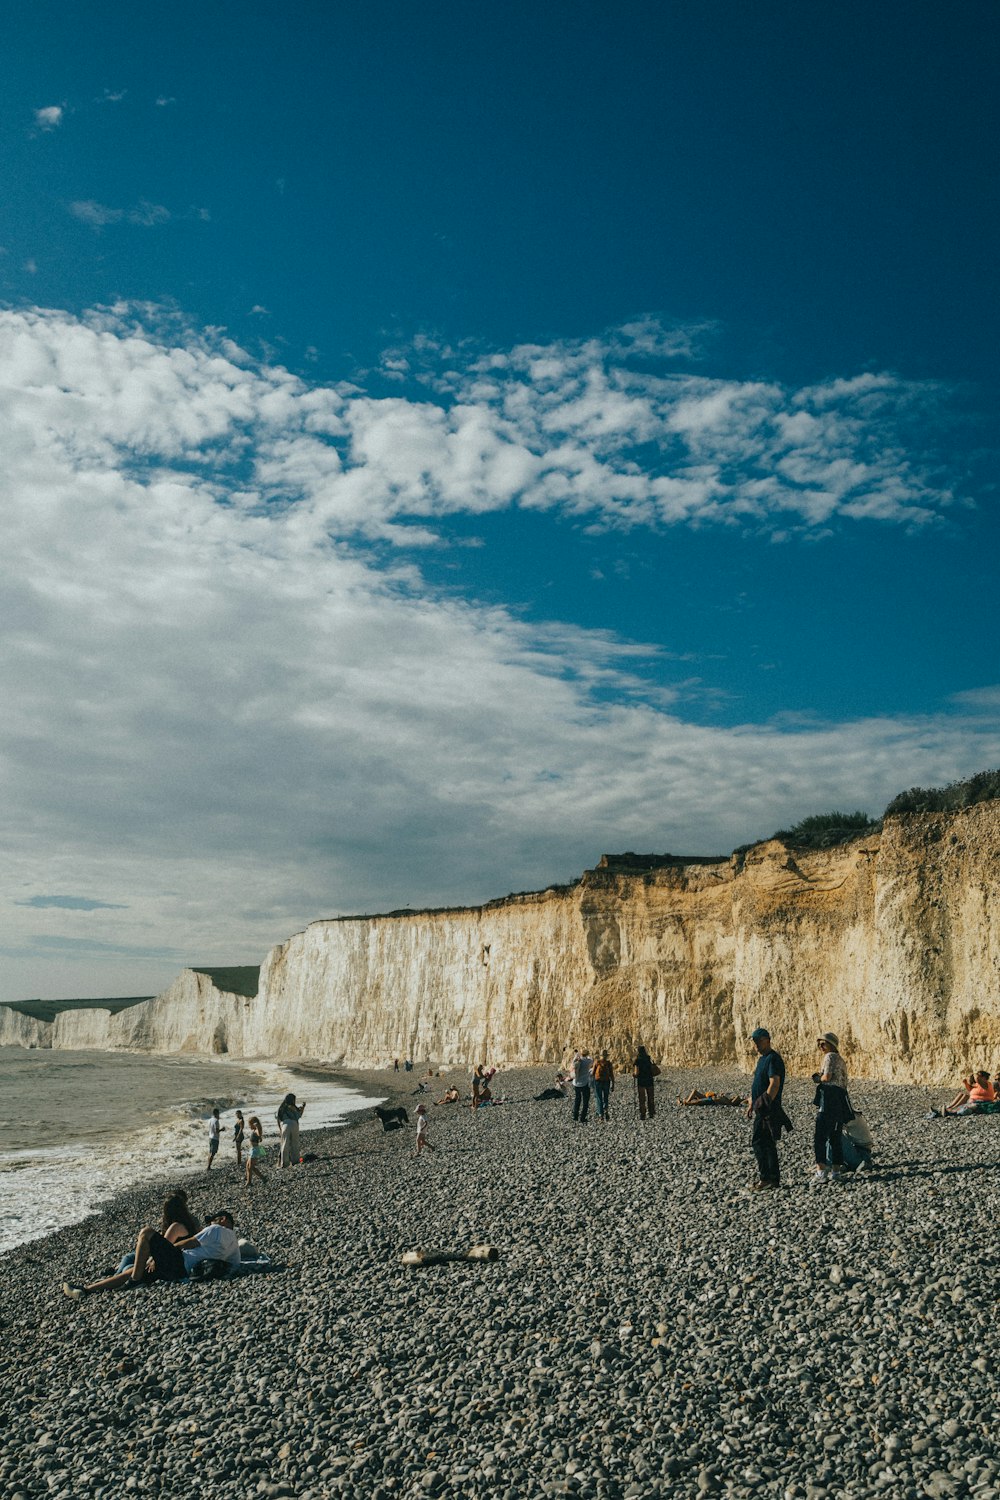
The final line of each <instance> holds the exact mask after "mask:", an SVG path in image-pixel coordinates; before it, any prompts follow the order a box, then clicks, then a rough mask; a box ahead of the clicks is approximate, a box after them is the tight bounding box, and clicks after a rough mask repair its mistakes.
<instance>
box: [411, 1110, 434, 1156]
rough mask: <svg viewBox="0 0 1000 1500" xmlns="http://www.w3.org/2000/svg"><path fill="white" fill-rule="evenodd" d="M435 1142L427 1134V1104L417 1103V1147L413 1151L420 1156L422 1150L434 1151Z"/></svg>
mask: <svg viewBox="0 0 1000 1500" xmlns="http://www.w3.org/2000/svg"><path fill="white" fill-rule="evenodd" d="M433 1150H434V1143H433V1141H431V1140H430V1139H429V1138H428V1135H427V1105H426V1104H418V1105H417V1149H416V1151H415V1152H414V1153H413V1154H414V1156H419V1155H420V1153H421V1151H433Z"/></svg>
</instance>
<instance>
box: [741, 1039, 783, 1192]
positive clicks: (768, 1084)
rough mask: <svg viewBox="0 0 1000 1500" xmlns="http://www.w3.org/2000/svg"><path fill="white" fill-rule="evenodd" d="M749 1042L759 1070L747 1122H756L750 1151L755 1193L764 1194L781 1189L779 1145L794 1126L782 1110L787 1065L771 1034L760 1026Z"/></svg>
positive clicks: (755, 1075) (753, 1086)
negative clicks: (774, 1044) (756, 1174)
mask: <svg viewBox="0 0 1000 1500" xmlns="http://www.w3.org/2000/svg"><path fill="white" fill-rule="evenodd" d="M750 1040H751V1041H752V1042H753V1044H754V1047H755V1048H756V1049H757V1066H756V1068H755V1069H754V1075H753V1083H752V1084H751V1085H750V1105H749V1108H748V1109H747V1119H748V1120H753V1132H752V1134H751V1136H750V1149H751V1151H752V1152H753V1154H754V1158H755V1160H756V1162H757V1171H758V1173H759V1174H760V1176H759V1179H758V1181H757V1182H755V1183H754V1184H753V1188H752V1191H753V1192H761V1191H765V1190H768V1189H771V1188H777V1187H780V1186H781V1168H780V1167H779V1165H778V1141H779V1139H780V1137H781V1132H782V1130H791V1128H792V1122H791V1120H790V1119H789V1118H788V1116H787V1115H786V1114H785V1111H784V1110H783V1109H782V1107H781V1093H782V1090H783V1089H784V1087H785V1064H784V1062H783V1060H782V1058H781V1054H780V1053H779V1052H777V1051H776V1050H775V1048H774V1047H772V1046H771V1033H770V1032H769V1031H768V1030H767V1029H766V1028H765V1027H763V1026H758V1027H757V1029H756V1031H752V1032H751V1033H750Z"/></svg>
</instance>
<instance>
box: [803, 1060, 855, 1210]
mask: <svg viewBox="0 0 1000 1500" xmlns="http://www.w3.org/2000/svg"><path fill="white" fill-rule="evenodd" d="M816 1045H817V1047H818V1048H819V1049H820V1052H821V1053H822V1056H823V1062H822V1065H821V1067H820V1070H819V1072H818V1073H814V1074H813V1083H815V1084H816V1102H817V1104H818V1105H819V1114H818V1115H817V1116H816V1131H815V1136H814V1144H815V1146H816V1176H815V1178H814V1185H815V1186H816V1187H822V1186H823V1184H824V1183H826V1182H839V1181H840V1180H841V1176H842V1171H841V1169H842V1168H843V1165H844V1146H843V1141H842V1138H841V1137H842V1134H843V1129H844V1126H845V1125H846V1124H847V1123H848V1121H849V1120H853V1118H854V1111H853V1110H852V1109H851V1101H850V1100H849V1098H848V1097H847V1064H846V1063H845V1062H844V1059H843V1058H842V1057H841V1055H840V1042H839V1040H838V1038H837V1036H836V1035H835V1034H834V1032H832V1031H825V1032H824V1033H823V1035H822V1036H821V1037H817V1038H816ZM828 1148H829V1149H828Z"/></svg>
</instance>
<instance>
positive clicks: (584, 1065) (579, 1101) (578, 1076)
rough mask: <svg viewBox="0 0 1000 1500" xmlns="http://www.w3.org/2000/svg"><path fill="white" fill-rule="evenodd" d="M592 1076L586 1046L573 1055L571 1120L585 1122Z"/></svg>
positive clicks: (592, 1068)
mask: <svg viewBox="0 0 1000 1500" xmlns="http://www.w3.org/2000/svg"><path fill="white" fill-rule="evenodd" d="M593 1078H594V1062H593V1058H592V1057H591V1055H590V1053H589V1052H588V1051H587V1049H586V1047H584V1048H583V1049H582V1051H580V1052H576V1053H574V1055H573V1121H574V1123H575V1122H576V1121H577V1120H579V1122H580V1124H581V1125H586V1123H587V1111H588V1109H589V1108H590V1085H591V1083H592V1082H593Z"/></svg>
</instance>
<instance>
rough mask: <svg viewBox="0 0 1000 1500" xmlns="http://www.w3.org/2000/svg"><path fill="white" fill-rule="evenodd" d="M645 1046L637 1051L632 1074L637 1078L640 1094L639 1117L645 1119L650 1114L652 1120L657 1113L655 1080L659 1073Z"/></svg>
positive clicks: (636, 1084)
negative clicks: (654, 1090)
mask: <svg viewBox="0 0 1000 1500" xmlns="http://www.w3.org/2000/svg"><path fill="white" fill-rule="evenodd" d="M659 1071H660V1070H659V1068H658V1067H657V1066H656V1064H655V1062H654V1061H653V1059H652V1058H651V1057H650V1055H649V1053H648V1052H647V1051H646V1049H645V1047H639V1048H638V1050H637V1051H636V1056H635V1062H634V1064H633V1065H632V1076H633V1077H634V1079H635V1087H636V1092H637V1093H638V1095H639V1119H640V1120H644V1119H645V1118H646V1116H647V1114H648V1115H649V1118H650V1119H651V1120H652V1119H653V1118H654V1116H655V1115H656V1099H655V1097H654V1094H653V1080H654V1078H655V1077H656V1075H657V1074H658V1073H659Z"/></svg>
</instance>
